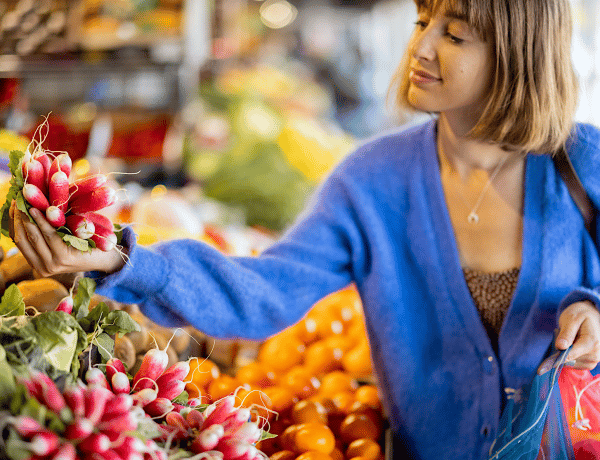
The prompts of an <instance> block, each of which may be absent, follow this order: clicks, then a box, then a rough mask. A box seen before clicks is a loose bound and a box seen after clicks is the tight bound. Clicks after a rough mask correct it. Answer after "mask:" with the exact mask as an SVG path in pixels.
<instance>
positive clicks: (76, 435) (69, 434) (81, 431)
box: [65, 418, 94, 440]
mask: <svg viewBox="0 0 600 460" xmlns="http://www.w3.org/2000/svg"><path fill="white" fill-rule="evenodd" d="M93 431H94V424H93V423H92V422H90V421H89V420H88V419H85V418H76V419H75V421H73V423H71V424H69V425H68V426H67V427H66V429H65V438H67V439H69V440H75V439H84V438H87V437H88V436H89V435H90V434H92V432H93Z"/></svg>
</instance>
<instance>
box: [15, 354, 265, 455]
mask: <svg viewBox="0 0 600 460" xmlns="http://www.w3.org/2000/svg"><path fill="white" fill-rule="evenodd" d="M167 362H168V357H167V354H166V352H165V351H164V350H160V349H158V348H156V349H152V350H150V351H148V352H147V353H146V354H145V356H144V359H143V362H142V365H141V366H140V369H139V370H138V371H137V372H136V374H135V375H134V376H133V377H131V376H130V375H129V374H128V373H127V371H126V369H125V366H124V365H123V363H122V362H121V361H120V360H119V359H116V358H111V359H109V360H108V361H107V362H106V364H105V365H97V366H96V367H91V368H89V369H88V370H87V372H86V373H85V376H84V377H85V380H86V382H85V383H83V382H81V381H79V382H78V384H77V385H75V386H69V387H67V388H66V389H65V390H64V391H63V392H60V391H59V390H58V388H57V386H56V385H55V384H54V382H53V381H52V380H51V379H50V378H49V377H48V376H46V375H44V374H42V373H34V374H32V375H31V376H30V377H29V378H27V379H21V380H20V381H21V382H22V383H23V384H24V385H25V386H26V388H27V390H28V392H29V394H30V396H32V397H34V398H35V399H36V400H37V401H38V402H39V403H41V404H42V405H43V406H45V407H46V408H47V410H48V411H51V412H52V413H53V414H54V415H55V416H57V417H59V418H60V420H61V421H62V423H63V425H62V427H63V428H62V429H61V430H60V431H57V430H54V431H52V430H50V429H49V428H47V427H45V426H43V425H42V424H40V423H39V422H38V421H37V420H35V419H34V418H32V417H28V416H18V417H15V418H13V420H12V421H11V424H12V425H13V426H14V428H15V430H16V431H17V433H18V434H19V435H20V437H21V439H22V446H23V448H25V449H27V450H28V451H29V452H31V457H30V458H31V459H32V460H37V459H42V458H51V459H55V460H76V459H80V458H86V459H87V458H89V459H98V460H100V459H103V460H163V459H164V460H167V459H168V458H169V457H170V455H171V454H172V455H174V456H175V457H176V458H182V451H183V452H187V453H188V455H186V456H188V457H191V458H193V459H195V460H200V459H226V460H229V459H230V460H259V459H265V458H268V457H267V456H266V455H265V454H264V453H262V452H261V451H259V450H258V449H257V448H256V447H255V444H256V443H257V442H258V441H259V440H260V439H261V437H262V436H263V434H264V432H263V429H262V427H261V426H260V425H259V422H258V421H252V420H251V419H252V417H251V416H252V414H251V410H250V409H248V408H245V407H241V406H236V404H235V403H236V397H235V396H234V395H230V396H227V397H225V398H223V399H221V400H219V401H216V402H215V403H213V404H211V405H209V406H206V405H202V404H200V401H199V400H197V399H190V400H186V401H180V400H179V399H177V401H178V402H177V401H174V400H176V398H178V397H180V396H181V395H182V393H183V391H184V388H185V384H186V382H185V381H184V379H185V378H186V376H187V375H188V373H189V370H190V366H189V363H188V362H183V361H182V362H177V363H175V364H174V365H172V366H171V367H169V368H167ZM184 394H185V393H184ZM149 424H150V425H151V426H154V427H155V428H156V430H154V434H152V435H148V433H152V432H153V431H152V430H151V429H150V430H149V429H148V426H149ZM142 426H144V429H143V430H141V431H139V427H142Z"/></svg>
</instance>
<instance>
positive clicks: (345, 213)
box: [89, 175, 361, 339]
mask: <svg viewBox="0 0 600 460" xmlns="http://www.w3.org/2000/svg"><path fill="white" fill-rule="evenodd" d="M350 195H351V192H350V191H349V189H348V187H347V186H346V185H345V184H344V180H343V179H342V177H340V176H339V175H338V176H335V177H334V176H332V177H330V178H329V180H327V181H326V182H325V183H324V184H323V185H322V186H321V187H320V189H319V191H318V193H316V195H315V197H314V199H313V204H312V206H310V207H309V208H308V211H307V212H306V213H305V214H304V215H303V216H302V217H300V218H299V220H298V222H297V224H296V225H294V226H293V227H292V228H291V229H290V230H289V231H288V232H287V233H286V234H285V235H284V236H283V237H282V238H281V240H280V241H279V242H277V243H276V244H274V245H273V246H272V247H270V248H268V249H267V250H266V251H264V252H263V253H262V254H261V255H260V256H258V257H231V256H225V255H224V254H222V253H221V252H219V251H218V250H216V249H214V248H212V247H211V246H209V245H207V244H205V243H202V242H200V241H196V240H175V241H168V242H164V243H160V244H156V245H153V246H152V247H149V248H146V247H142V246H139V245H137V244H136V243H135V235H134V234H133V232H131V231H130V230H128V231H127V232H126V234H125V238H124V240H125V245H127V246H129V262H128V263H127V264H126V265H125V267H124V268H123V269H122V270H120V271H119V272H117V273H115V274H111V275H108V276H102V274H101V273H89V276H92V277H93V278H95V279H96V281H97V292H98V293H99V294H102V295H105V296H107V297H110V298H114V299H116V300H120V301H123V302H127V303H137V304H139V306H140V308H141V310H142V311H143V312H144V314H146V315H147V316H148V317H149V318H150V319H152V320H153V321H155V322H158V323H160V324H164V325H166V326H171V327H176V326H181V325H184V324H190V325H192V326H194V327H195V328H197V329H199V330H202V331H203V332H205V333H207V334H209V335H211V336H214V337H222V338H231V337H245V338H248V339H263V338H265V337H268V336H269V335H272V334H274V333H276V332H278V331H279V330H281V329H283V328H285V327H287V326H288V325H291V324H293V323H295V322H297V321H298V320H299V319H300V318H301V317H302V316H303V315H304V314H305V313H306V312H307V311H308V310H309V309H310V307H311V306H312V305H313V304H314V303H315V302H316V301H317V300H319V299H320V298H322V297H324V296H325V295H326V294H329V293H331V292H333V291H335V290H338V289H341V288H343V287H345V286H347V285H348V284H349V283H350V282H351V281H353V278H352V257H353V254H352V252H353V251H352V248H353V247H356V246H359V245H360V244H361V243H360V232H359V231H358V230H357V229H356V228H355V223H354V221H353V213H352V203H351V198H350Z"/></svg>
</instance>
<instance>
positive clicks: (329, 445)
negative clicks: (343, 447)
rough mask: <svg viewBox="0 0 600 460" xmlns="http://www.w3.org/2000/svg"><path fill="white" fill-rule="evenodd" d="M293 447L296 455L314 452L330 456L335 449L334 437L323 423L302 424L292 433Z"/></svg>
mask: <svg viewBox="0 0 600 460" xmlns="http://www.w3.org/2000/svg"><path fill="white" fill-rule="evenodd" d="M294 446H295V450H296V452H298V453H302V452H307V451H309V450H315V451H318V452H322V453H324V454H330V453H331V452H332V451H333V449H334V448H335V436H334V435H333V432H332V431H331V430H330V429H329V427H328V426H327V425H325V424H323V423H316V422H310V423H302V424H300V425H298V428H297V429H296V430H295V432H294Z"/></svg>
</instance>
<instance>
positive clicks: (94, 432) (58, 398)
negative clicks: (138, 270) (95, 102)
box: [0, 143, 385, 460]
mask: <svg viewBox="0 0 600 460" xmlns="http://www.w3.org/2000/svg"><path fill="white" fill-rule="evenodd" d="M32 145H36V147H35V148H32V150H33V151H32V152H29V149H28V148H25V149H24V151H19V150H12V151H11V153H10V158H11V162H10V169H11V172H12V177H11V182H10V184H9V186H5V187H4V191H5V206H4V208H3V209H4V211H5V212H7V210H8V204H6V203H10V202H11V201H12V199H16V200H17V202H18V206H19V209H21V210H22V211H23V212H28V211H29V209H30V208H31V207H36V206H39V203H37V202H35V200H34V199H32V198H31V197H29V194H28V193H27V191H26V188H27V186H28V185H34V181H35V180H37V179H36V177H37V176H35V173H34V172H33V171H35V169H34V166H33V165H35V163H34V162H38V163H39V164H40V167H41V169H40V168H38V169H40V171H41V172H42V176H41V181H39V182H35V187H36V188H37V190H36V191H39V193H40V194H41V197H43V198H44V199H45V200H46V203H45V204H46V206H45V209H49V208H50V207H52V206H50V203H52V202H53V198H54V199H56V196H55V193H53V192H52V193H51V190H52V187H53V186H54V184H53V182H52V181H48V177H52V178H54V177H55V176H61V179H65V180H66V183H65V184H64V185H65V187H64V188H65V189H66V190H67V191H68V190H69V188H70V189H71V193H68V194H67V195H66V197H62V199H58V200H57V201H56V200H55V201H56V202H54V203H53V205H54V207H57V208H58V207H59V206H60V205H61V204H66V205H67V206H65V212H64V214H65V216H67V217H69V216H87V217H89V216H90V213H94V212H96V211H98V210H101V209H102V206H100V207H99V208H98V209H95V210H93V211H90V210H88V209H86V210H85V211H86V212H82V214H76V213H75V212H73V210H74V209H75V210H76V208H77V206H76V205H77V202H76V199H75V198H74V197H76V195H77V194H75V191H78V192H79V193H87V194H89V193H94V191H96V190H99V189H101V188H102V187H105V186H106V182H107V181H106V176H104V175H98V174H95V175H87V176H82V177H79V176H77V175H75V176H71V166H72V165H71V162H70V161H69V160H66V159H65V158H64V154H61V153H56V152H49V151H46V150H44V149H43V148H41V147H40V146H39V144H35V143H34V144H30V145H29V147H31V146H32ZM42 155H45V156H46V157H47V160H48V162H47V163H48V166H47V169H48V173H46V172H44V168H43V166H42V165H43V164H44V163H46V161H43V160H40V158H42ZM42 161H43V163H42ZM63 163H64V164H63ZM53 165H54V166H53ZM36 166H37V165H36ZM61 166H68V173H67V172H65V171H64V170H63V169H61ZM72 169H73V170H76V169H77V168H72ZM50 171H52V173H53V174H52V176H50V175H49V173H50ZM62 176H64V177H62ZM99 179H100V180H101V182H102V183H101V184H100V183H98V180H99ZM87 189H89V190H87ZM143 196H146V199H145V200H144V199H142V198H141V197H143ZM175 196H177V197H178V199H179V200H180V206H179V207H177V206H175V208H177V209H176V210H175V211H173V213H172V215H170V216H166V220H165V217H164V216H163V217H161V218H159V217H157V216H156V215H155V214H154V213H153V212H152V206H153V205H154V206H157V205H158V203H159V201H157V199H158V200H160V198H164V197H167V198H166V199H169V200H172V199H173V198H174V197H175ZM28 197H29V198H28ZM90 197H91V196H90ZM90 197H88V198H90ZM63 201H64V203H63ZM85 201H86V206H89V204H90V203H91V202H92V201H93V200H89V199H86V200H85ZM104 201H106V200H104ZM104 201H102V202H103V203H104ZM110 201H111V200H108V201H106V203H108V202H110ZM32 202H33V203H32ZM106 203H104V204H106ZM193 209H194V208H193V207H186V203H185V200H183V195H178V194H175V195H169V192H164V193H155V194H154V197H153V195H152V193H150V194H149V195H143V194H142V195H141V196H140V200H139V202H138V203H135V204H133V206H132V207H131V209H130V210H129V214H128V215H129V216H133V215H135V216H137V217H138V218H139V219H140V220H141V223H142V225H143V227H142V228H143V229H144V230H143V231H144V232H145V235H146V237H149V235H152V237H151V239H150V240H147V241H146V244H151V243H153V242H155V241H161V240H164V239H170V238H175V237H178V235H179V236H181V235H182V233H181V232H182V231H184V230H182V229H180V230H179V234H178V233H176V232H175V229H177V228H178V227H180V224H181V219H183V220H186V219H187V217H190V216H191V215H192V213H193ZM117 215H118V214H117ZM99 216H101V215H99ZM5 217H6V215H5ZM104 218H105V219H107V220H108V222H110V223H111V225H112V221H111V220H110V219H109V218H108V217H106V216H104ZM99 219H100V218H99ZM4 221H5V222H6V219H4ZM98 222H100V221H99V220H98ZM93 223H96V222H93ZM63 224H66V219H65V222H64V223H63ZM58 228H59V230H60V229H61V228H63V227H61V226H60V225H59V226H58ZM152 229H156V232H153V231H152ZM6 230H7V229H6V228H4V233H5V234H4V235H3V237H2V238H3V239H2V247H3V249H4V250H5V251H6V256H4V257H3V260H2V261H1V262H0V273H1V274H2V281H3V297H2V300H1V302H0V316H1V317H2V322H1V323H0V334H2V347H0V353H1V357H2V359H0V365H1V366H2V368H3V369H5V370H7V372H6V373H4V375H3V376H2V382H1V385H2V388H3V389H5V390H6V391H5V392H4V393H3V397H2V399H1V400H0V412H1V414H2V419H3V427H4V428H3V435H2V439H1V442H2V445H3V450H4V452H6V457H7V458H10V459H11V460H12V459H18V460H21V459H30V458H32V459H38V458H48V457H49V456H58V458H76V457H77V456H79V457H80V458H81V457H82V456H84V457H86V458H87V457H90V458H115V459H116V458H144V459H151V458H152V459H154V458H165V459H175V458H188V457H190V458H191V457H193V458H198V459H199V458H231V459H237V458H240V459H241V458H246V459H253V458H266V456H272V458H287V457H285V456H286V455H287V456H288V457H289V458H300V459H311V458H313V459H314V458H323V459H338V458H341V459H350V458H354V457H356V456H359V455H358V454H360V455H361V456H363V457H366V458H372V459H373V460H376V459H381V458H382V452H383V451H384V443H383V437H382V436H383V432H384V430H385V417H384V414H383V410H382V407H381V403H380V400H379V394H378V390H377V387H376V382H375V381H374V380H373V376H372V368H371V362H370V355H369V348H368V341H367V337H366V333H365V326H364V320H363V316H362V310H361V304H360V299H359V297H358V293H357V291H356V289H355V288H354V287H353V286H349V287H347V288H346V289H343V290H341V291H338V292H336V293H333V294H331V295H329V296H327V297H326V298H324V299H322V300H321V301H320V302H318V303H317V304H315V305H314V307H313V308H312V309H311V311H310V312H309V313H308V314H307V315H306V316H305V317H304V318H303V319H302V320H301V321H300V322H298V323H297V324H295V325H294V326H291V327H290V328H288V329H286V330H284V331H283V332H281V333H279V334H277V335H275V336H272V337H271V338H269V339H267V340H266V341H264V342H250V341H242V340H235V339H233V340H220V341H217V340H216V339H213V338H211V337H208V336H206V335H204V334H202V333H201V332H200V331H197V330H194V329H193V328H177V329H173V328H165V327H162V326H160V325H158V324H155V323H153V322H152V321H150V320H149V319H147V318H146V317H144V315H143V314H142V313H141V312H140V310H139V309H138V307H137V306H136V305H128V304H122V303H119V302H115V301H112V300H110V299H107V298H103V297H101V296H98V295H96V294H95V292H94V287H95V283H94V282H93V281H92V280H91V279H88V278H83V277H82V274H81V273H78V274H71V275H69V276H61V277H56V278H43V277H41V276H40V275H39V274H37V273H35V272H34V270H33V269H31V267H30V266H29V265H28V264H27V262H26V260H25V259H24V257H23V256H22V255H21V254H20V253H19V252H18V251H17V250H16V248H15V247H14V246H13V245H12V244H11V242H10V240H9V239H8V238H7V236H6V234H7V231H6ZM67 230H68V229H67ZM115 230H116V231H118V225H117V226H115V227H114V228H113V229H112V231H115ZM74 233H75V232H73V235H70V236H73V237H74V238H77V239H76V240H70V239H69V238H67V239H66V240H65V243H66V244H75V245H77V244H81V242H79V241H78V240H79V239H81V240H82V241H85V242H87V244H88V245H89V246H86V247H80V249H81V250H89V248H91V247H93V246H94V245H96V243H95V242H93V240H91V238H89V239H85V238H78V237H77V236H76V235H75V234H74ZM185 233H186V236H187V237H190V238H197V239H199V240H202V241H205V242H207V243H209V244H212V245H214V246H215V247H217V248H219V249H220V250H222V251H224V252H229V253H235V252H236V250H237V248H239V245H238V244H236V243H235V242H234V241H228V234H227V232H225V231H219V230H218V229H217V228H215V227H210V226H208V227H205V226H204V225H202V223H201V222H198V225H196V226H193V225H192V223H191V222H190V223H189V224H188V228H187V230H185ZM73 241H75V243H73ZM76 247H77V246H76ZM255 251H256V252H255V253H258V252H259V249H258V248H256V249H255ZM63 456H64V457H63ZM194 456H197V457H194ZM292 456H293V457H292Z"/></svg>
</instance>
